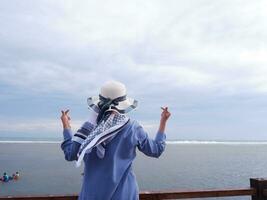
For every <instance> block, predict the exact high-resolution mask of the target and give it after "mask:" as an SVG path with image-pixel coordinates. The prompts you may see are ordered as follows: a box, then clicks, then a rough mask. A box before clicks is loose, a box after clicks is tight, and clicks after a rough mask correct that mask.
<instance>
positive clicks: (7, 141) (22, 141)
mask: <svg viewBox="0 0 267 200" xmlns="http://www.w3.org/2000/svg"><path fill="white" fill-rule="evenodd" d="M61 142H62V141H43V140H42V141H41V140H39V141H38V140H34V141H33V140H20V141H19V140H18V141H16V140H2V141H1V140H0V143H22V144H24V143H25V144H27V143H48V144H58V143H61Z"/></svg>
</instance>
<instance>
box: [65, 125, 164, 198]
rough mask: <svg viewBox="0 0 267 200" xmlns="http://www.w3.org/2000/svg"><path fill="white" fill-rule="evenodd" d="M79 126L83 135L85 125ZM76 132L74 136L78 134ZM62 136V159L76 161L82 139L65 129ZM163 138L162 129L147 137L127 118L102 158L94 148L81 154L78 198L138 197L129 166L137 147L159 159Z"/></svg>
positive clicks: (134, 178) (136, 186)
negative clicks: (82, 162) (81, 180)
mask: <svg viewBox="0 0 267 200" xmlns="http://www.w3.org/2000/svg"><path fill="white" fill-rule="evenodd" d="M82 129H83V134H84V135H86V131H85V130H86V128H85V129H84V128H82ZM79 130H81V129H79ZM79 130H78V132H79ZM80 132H81V131H80ZM75 135H76V136H75V137H77V133H76V134H75ZM78 135H79V134H78ZM63 136H64V141H63V142H62V144H61V149H62V150H63V152H64V155H65V159H66V160H67V161H74V160H77V152H78V150H79V147H80V145H81V143H82V138H79V139H77V138H76V139H75V137H73V136H72V132H71V130H70V129H64V131H63ZM165 140H166V134H165V133H161V132H157V134H156V136H155V139H151V138H149V137H148V134H147V133H146V132H145V131H144V129H143V127H142V126H141V125H139V123H138V122H137V121H135V120H130V122H129V123H127V124H126V125H125V127H124V128H123V129H122V130H121V131H120V132H119V133H117V135H116V136H115V137H114V138H113V139H112V140H111V142H109V143H108V144H106V146H105V148H106V153H105V156H104V158H102V159H101V158H99V157H98V156H97V154H96V153H97V152H96V147H95V148H93V149H92V151H91V152H90V153H88V154H86V155H85V156H84V158H83V161H84V177H83V183H82V188H81V191H80V193H79V198H78V200H126V199H127V200H138V199H139V187H138V184H137V181H136V176H135V174H134V172H133V168H132V162H133V160H134V159H135V157H136V148H137V149H138V150H139V151H141V152H143V153H144V154H145V155H147V156H150V157H155V158H159V157H160V155H161V154H162V152H163V151H164V149H165V146H166V143H165Z"/></svg>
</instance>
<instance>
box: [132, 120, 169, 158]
mask: <svg viewBox="0 0 267 200" xmlns="http://www.w3.org/2000/svg"><path fill="white" fill-rule="evenodd" d="M133 131H134V140H135V144H136V146H137V148H138V149H139V151H141V152H143V153H144V154H145V155H147V156H150V157H155V158H159V157H160V155H161V154H162V153H163V151H164V150H165V146H166V142H165V141H166V134H165V133H162V132H157V134H156V136H155V139H151V138H149V136H148V134H147V133H146V132H145V130H144V129H143V127H142V126H141V125H139V124H138V123H137V122H136V123H135V126H134V130H133Z"/></svg>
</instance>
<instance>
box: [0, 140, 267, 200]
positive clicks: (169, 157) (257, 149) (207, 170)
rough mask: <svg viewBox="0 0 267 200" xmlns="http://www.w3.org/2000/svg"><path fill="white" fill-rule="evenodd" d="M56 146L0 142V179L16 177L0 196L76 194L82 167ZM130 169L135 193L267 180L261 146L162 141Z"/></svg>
mask: <svg viewBox="0 0 267 200" xmlns="http://www.w3.org/2000/svg"><path fill="white" fill-rule="evenodd" d="M61 142H62V141H52V140H50V141H37V140H35V141H34V140H32V141H21V140H20V141H14V140H12V141H7V140H5V141H3V140H2V141H0V174H3V173H4V172H6V173H7V174H9V175H12V174H13V173H15V172H16V171H18V172H19V173H20V179H19V180H17V181H15V180H12V181H9V182H7V183H3V182H0V196H7V195H13V196H19V195H51V194H78V193H79V191H80V188H81V182H82V172H83V166H82V167H80V168H76V167H75V163H74V162H67V161H66V160H64V154H63V151H62V150H61V148H60V144H61ZM133 168H134V172H135V174H136V177H137V181H138V185H139V188H140V190H141V191H151V190H153V191H157V190H175V189H177V190H188V189H190V190H198V189H222V188H243V187H249V179H250V178H265V177H267V142H240V141H234V142H233V141H167V145H166V149H165V151H164V152H163V154H162V155H161V156H160V157H159V158H151V157H147V156H145V155H144V154H143V153H141V152H139V151H138V150H137V157H136V159H135V161H134V163H133ZM209 199H220V200H223V199H228V200H230V199H232V200H241V199H242V200H249V199H250V197H228V198H209Z"/></svg>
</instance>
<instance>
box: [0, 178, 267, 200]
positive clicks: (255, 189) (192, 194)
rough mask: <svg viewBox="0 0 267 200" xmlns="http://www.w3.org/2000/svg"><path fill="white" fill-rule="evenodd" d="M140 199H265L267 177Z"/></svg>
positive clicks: (58, 199)
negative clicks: (245, 184) (240, 184)
mask: <svg viewBox="0 0 267 200" xmlns="http://www.w3.org/2000/svg"><path fill="white" fill-rule="evenodd" d="M139 196H140V200H164V199H188V198H190V199H191V198H209V197H233V196H251V199H252V200H267V179H255V178H251V179H250V187H249V188H238V189H214V190H189V191H184V190H183V191H181V190H168V191H142V192H141V193H140V195H139ZM77 198H78V194H74V195H46V196H2V197H1V196H0V200H10V199H15V200H77Z"/></svg>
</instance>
